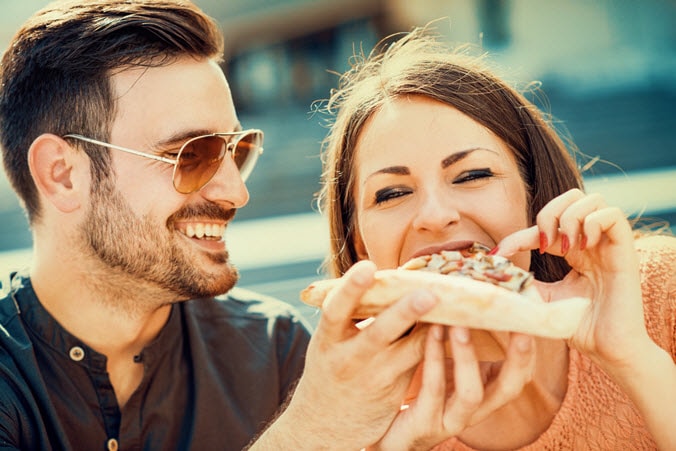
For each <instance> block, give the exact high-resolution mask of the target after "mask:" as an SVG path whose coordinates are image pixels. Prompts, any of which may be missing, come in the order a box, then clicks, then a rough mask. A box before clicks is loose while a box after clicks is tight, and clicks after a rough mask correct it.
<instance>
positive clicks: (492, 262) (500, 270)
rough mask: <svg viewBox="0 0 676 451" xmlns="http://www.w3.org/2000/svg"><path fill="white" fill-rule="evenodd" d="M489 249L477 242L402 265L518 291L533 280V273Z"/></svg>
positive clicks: (406, 267)
mask: <svg viewBox="0 0 676 451" xmlns="http://www.w3.org/2000/svg"><path fill="white" fill-rule="evenodd" d="M489 251H490V250H489V249H488V248H487V247H486V246H483V245H481V244H478V243H475V244H474V245H472V247H470V248H468V249H463V250H461V251H441V252H440V253H438V254H431V255H424V256H420V257H415V258H412V259H411V260H409V261H408V262H406V263H404V264H403V265H402V266H401V268H402V269H410V270H422V271H432V272H438V273H440V274H449V275H459V276H465V277H471V278H472V279H475V280H480V281H484V282H489V283H492V284H494V285H498V286H501V287H503V288H507V289H508V290H511V291H514V292H516V293H520V292H522V291H523V290H525V289H526V288H527V287H528V286H529V285H530V284H531V283H532V281H533V274H532V273H530V272H528V271H525V270H523V269H521V268H519V267H518V266H515V265H514V264H513V263H512V262H511V261H509V260H508V259H506V258H505V257H501V256H499V255H488V252H489Z"/></svg>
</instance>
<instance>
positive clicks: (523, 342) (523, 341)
mask: <svg viewBox="0 0 676 451" xmlns="http://www.w3.org/2000/svg"><path fill="white" fill-rule="evenodd" d="M517 340H518V341H517V342H516V347H517V349H518V350H519V351H521V352H528V351H530V348H531V343H532V339H531V338H530V337H519V338H518V339H517Z"/></svg>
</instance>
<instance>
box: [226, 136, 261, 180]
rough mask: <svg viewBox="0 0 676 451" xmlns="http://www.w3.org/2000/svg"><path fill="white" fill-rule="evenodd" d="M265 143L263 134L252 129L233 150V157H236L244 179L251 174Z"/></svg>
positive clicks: (236, 162)
mask: <svg viewBox="0 0 676 451" xmlns="http://www.w3.org/2000/svg"><path fill="white" fill-rule="evenodd" d="M262 145H263V134H262V133H261V132H258V131H252V132H249V133H247V134H245V135H244V136H242V138H241V139H240V140H239V141H238V142H237V147H235V151H234V152H233V158H234V159H235V164H236V165H237V167H238V168H239V173H240V174H241V176H242V180H244V181H246V179H247V178H249V175H251V171H253V169H254V166H256V161H257V160H258V155H259V154H260V148H261V146H262Z"/></svg>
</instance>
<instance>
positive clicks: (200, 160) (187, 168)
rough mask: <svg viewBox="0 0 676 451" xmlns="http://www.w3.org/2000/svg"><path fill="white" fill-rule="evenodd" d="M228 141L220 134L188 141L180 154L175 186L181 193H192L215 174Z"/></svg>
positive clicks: (175, 172)
mask: <svg viewBox="0 0 676 451" xmlns="http://www.w3.org/2000/svg"><path fill="white" fill-rule="evenodd" d="M225 146H226V142H225V141H224V140H223V138H220V137H218V136H202V137H199V138H195V139H193V140H192V141H188V142H187V143H186V145H185V146H184V147H183V149H182V150H181V153H180V155H179V156H178V162H177V164H176V168H175V171H174V186H175V187H176V191H178V192H179V193H184V194H188V193H192V192H195V191H197V190H199V189H200V188H202V187H203V186H204V185H206V184H207V182H208V181H209V180H211V178H212V177H213V176H214V174H215V173H216V171H218V167H219V166H220V165H221V161H223V157H224V155H225V150H226V147H225Z"/></svg>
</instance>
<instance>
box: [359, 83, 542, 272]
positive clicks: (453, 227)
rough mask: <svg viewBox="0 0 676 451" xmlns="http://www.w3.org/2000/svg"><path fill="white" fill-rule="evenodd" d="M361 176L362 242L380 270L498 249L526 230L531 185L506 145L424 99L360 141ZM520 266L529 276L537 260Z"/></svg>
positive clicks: (395, 110)
mask: <svg viewBox="0 0 676 451" xmlns="http://www.w3.org/2000/svg"><path fill="white" fill-rule="evenodd" d="M353 169H354V171H356V172H355V185H354V190H355V192H354V195H355V199H356V202H357V205H356V220H357V226H358V229H357V230H358V235H357V237H356V239H355V245H356V248H357V252H358V254H359V257H360V258H361V259H370V260H373V261H374V262H375V263H376V265H377V266H378V268H380V269H385V268H396V267H397V266H399V265H401V264H403V263H404V262H406V261H407V260H409V259H410V258H412V257H414V256H417V255H423V254H429V253H433V252H438V251H440V250H444V249H446V250H453V249H462V248H465V247H467V246H469V245H470V244H471V243H473V242H479V243H482V244H484V245H486V246H488V247H489V248H493V247H494V246H495V245H496V244H497V243H498V242H499V241H500V240H501V239H502V238H504V237H505V236H507V235H509V234H510V233H512V232H514V231H516V230H520V229H522V228H525V227H527V226H528V213H527V199H526V198H527V196H526V188H525V185H524V183H523V181H522V179H521V176H520V174H519V170H518V168H517V165H516V162H515V160H514V156H513V154H512V152H511V151H510V150H509V148H508V147H507V145H506V144H505V143H504V142H503V141H502V140H500V139H499V138H497V137H496V136H495V135H494V134H493V133H491V132H490V131H489V130H488V129H487V128H485V127H484V126H482V125H480V124H479V123H477V122H475V121H474V120H473V119H471V118H469V117H468V116H466V115H464V114H462V113H460V112H459V111H458V110H456V109H455V108H452V107H450V106H448V105H446V104H443V103H441V102H437V101H435V100H431V99H429V98H426V97H422V96H409V97H405V98H399V99H397V100H394V101H393V102H391V103H388V104H386V105H384V106H383V108H382V109H380V110H378V111H377V112H376V113H375V114H374V115H373V116H372V117H371V118H370V119H369V121H368V122H367V123H366V125H365V127H364V129H363V131H362V132H361V135H360V137H359V139H358V141H357V146H356V149H355V160H354V165H353ZM512 260H513V261H514V263H516V264H517V265H518V266H520V267H522V268H524V269H528V267H529V265H530V254H529V253H528V252H524V253H521V254H518V255H515V256H514V257H513V258H512Z"/></svg>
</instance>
